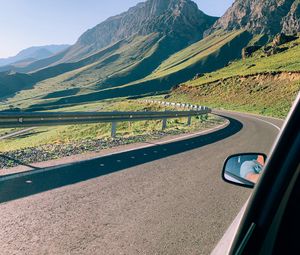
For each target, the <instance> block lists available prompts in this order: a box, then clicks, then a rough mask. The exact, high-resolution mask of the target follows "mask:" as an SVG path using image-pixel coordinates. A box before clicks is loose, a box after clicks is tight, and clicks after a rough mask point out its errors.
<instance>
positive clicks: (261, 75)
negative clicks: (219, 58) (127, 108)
mask: <svg viewBox="0 0 300 255" xmlns="http://www.w3.org/2000/svg"><path fill="white" fill-rule="evenodd" d="M281 47H286V48H288V49H287V50H286V51H284V52H282V53H278V54H275V55H271V56H266V55H265V54H264V53H263V51H262V50H259V51H257V52H256V53H255V54H254V56H253V57H249V58H247V59H245V60H238V61H234V62H233V63H231V64H230V65H229V66H227V67H224V68H222V69H219V70H217V71H215V72H211V73H206V74H205V75H204V76H203V77H200V78H198V79H195V80H190V81H187V82H185V83H184V84H182V85H181V86H180V87H179V88H178V89H177V90H175V91H174V92H173V93H172V96H171V98H170V100H173V101H176V102H178V101H179V102H192V103H197V104H204V105H207V106H210V107H212V108H223V109H229V110H238V111H244V112H252V113H258V114H263V115H268V116H273V117H279V118H285V117H286V116H287V114H288V112H289V109H290V107H291V105H292V102H293V101H294V99H295V98H296V96H297V94H298V93H299V91H300V61H299V59H300V39H297V40H296V41H293V42H290V43H287V44H285V45H282V46H281ZM293 72H296V73H293Z"/></svg>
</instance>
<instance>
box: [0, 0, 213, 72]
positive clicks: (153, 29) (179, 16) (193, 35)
mask: <svg viewBox="0 0 300 255" xmlns="http://www.w3.org/2000/svg"><path fill="white" fill-rule="evenodd" d="M216 20H217V18H216V17H211V16H208V15H206V14H204V13H203V12H202V11H200V10H199V9H198V7H197V5H196V4H195V3H194V2H193V1H191V0H148V1H146V2H142V3H139V4H137V5H136V6H134V7H132V8H130V9H129V10H128V11H126V12H124V13H121V14H119V15H116V16H113V17H110V18H108V19H107V20H105V21H104V22H102V23H100V24H98V25H97V26H95V27H93V28H91V29H89V30H87V31H86V32H85V33H83V34H82V35H81V36H80V37H79V39H78V40H77V42H76V43H75V44H74V45H72V46H71V47H70V48H69V49H67V50H66V51H65V52H63V53H62V54H58V55H56V56H54V57H51V58H47V59H43V60H40V61H36V62H34V63H32V64H30V65H28V66H26V67H24V68H11V69H9V68H5V69H3V68H2V69H1V68H0V72H1V71H8V70H13V71H16V72H32V71H36V70H39V69H42V68H45V67H48V66H54V65H57V64H61V63H66V62H77V61H79V60H82V59H84V58H86V57H89V56H91V55H92V54H95V53H97V52H98V51H99V50H101V49H103V48H105V47H108V46H110V45H112V44H114V43H117V42H118V41H121V40H124V39H128V38H130V37H134V36H146V35H149V34H152V33H158V34H159V36H160V38H162V37H164V36H167V37H168V38H171V39H172V40H173V41H174V43H173V46H172V48H173V51H174V52H175V51H176V50H178V49H181V48H183V47H185V46H186V45H188V44H191V43H193V42H195V41H197V40H199V39H201V38H202V37H203V33H204V31H205V30H207V29H208V28H209V27H211V26H212V24H213V23H214V22H215V21H216Z"/></svg>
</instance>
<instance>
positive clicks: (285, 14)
mask: <svg viewBox="0 0 300 255" xmlns="http://www.w3.org/2000/svg"><path fill="white" fill-rule="evenodd" d="M298 6H299V0H236V1H235V2H234V3H233V5H232V7H231V8H229V9H228V10H227V12H226V13H225V14H224V15H223V16H222V17H221V18H220V19H219V20H218V21H217V22H216V23H215V24H214V26H213V27H212V28H211V29H210V30H209V31H208V33H211V32H213V31H215V30H218V29H223V30H226V31H230V30H235V29H246V30H249V31H251V32H253V33H256V34H269V35H275V34H277V33H280V32H282V31H284V30H285V32H295V31H299V7H298ZM297 8H298V9H297ZM290 26H292V29H290V28H289V27H290Z"/></svg>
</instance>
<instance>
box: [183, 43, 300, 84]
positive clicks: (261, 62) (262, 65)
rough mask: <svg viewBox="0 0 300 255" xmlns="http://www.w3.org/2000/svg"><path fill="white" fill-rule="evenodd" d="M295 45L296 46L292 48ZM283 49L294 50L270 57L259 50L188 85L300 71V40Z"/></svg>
mask: <svg viewBox="0 0 300 255" xmlns="http://www.w3.org/2000/svg"><path fill="white" fill-rule="evenodd" d="M293 45H295V46H294V47H292V46H293ZM282 47H292V48H290V49H289V50H287V51H285V52H282V53H278V54H275V55H271V56H269V57H266V56H265V54H264V53H263V52H262V50H259V51H258V52H256V53H255V55H254V56H253V57H250V58H247V59H245V60H237V61H234V62H233V63H231V64H230V65H229V66H227V67H224V68H222V69H219V70H217V71H215V72H211V73H208V74H206V75H205V76H204V77H201V78H199V79H196V80H194V81H190V82H188V84H189V85H192V86H199V85H200V84H205V83H209V82H214V81H217V80H220V79H223V80H224V79H226V78H229V77H233V76H242V75H244V76H246V75H252V74H257V73H263V72H283V71H285V72H290V71H300V61H299V59H300V39H297V40H296V41H293V42H290V43H288V44H285V45H283V46H282Z"/></svg>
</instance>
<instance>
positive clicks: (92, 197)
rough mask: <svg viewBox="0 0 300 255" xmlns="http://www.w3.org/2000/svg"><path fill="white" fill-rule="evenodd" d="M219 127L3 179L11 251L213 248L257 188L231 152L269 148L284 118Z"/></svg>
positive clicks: (4, 224)
mask: <svg viewBox="0 0 300 255" xmlns="http://www.w3.org/2000/svg"><path fill="white" fill-rule="evenodd" d="M219 113H221V114H223V115H224V116H227V117H228V118H229V120H230V125H229V126H227V127H226V128H223V129H222V130H218V131H215V132H213V133H211V134H206V135H200V136H198V137H194V138H189V139H186V140H183V141H173V142H170V143H168V144H164V145H157V146H152V147H147V148H140V149H137V150H133V151H129V152H122V153H120V154H114V155H110V156H107V157H102V158H99V159H95V160H91V161H86V162H82V163H80V164H76V165H74V166H71V165H67V166H65V167H63V168H54V169H51V170H48V171H40V170H37V171H36V172H33V174H30V175H20V176H17V177H14V178H13V177H8V178H5V179H2V180H1V181H0V217H1V227H0V240H1V243H0V251H1V253H3V254H209V253H210V251H211V250H212V249H213V247H214V246H215V245H216V243H217V242H218V240H219V239H220V238H221V237H222V235H223V233H224V232H225V230H226V229H227V227H228V226H229V225H230V223H231V221H232V220H233V219H234V218H235V216H236V215H237V213H238V212H239V211H240V209H241V207H242V206H243V204H244V203H245V201H246V200H247V198H248V197H249V195H250V192H251V191H250V190H248V189H243V188H239V187H235V186H232V185H229V184H226V183H224V182H223V181H222V180H221V177H220V173H221V168H222V164H223V161H224V160H225V158H226V157H227V156H228V155H230V154H233V153H238V152H250V151H251V152H254V151H259V152H264V153H267V154H268V152H269V151H270V148H271V146H272V144H273V142H274V140H275V138H276V136H277V134H278V129H279V128H278V127H280V125H282V121H280V120H276V119H269V118H262V117H257V116H252V115H244V114H236V113H228V112H226V113H225V112H219Z"/></svg>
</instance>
